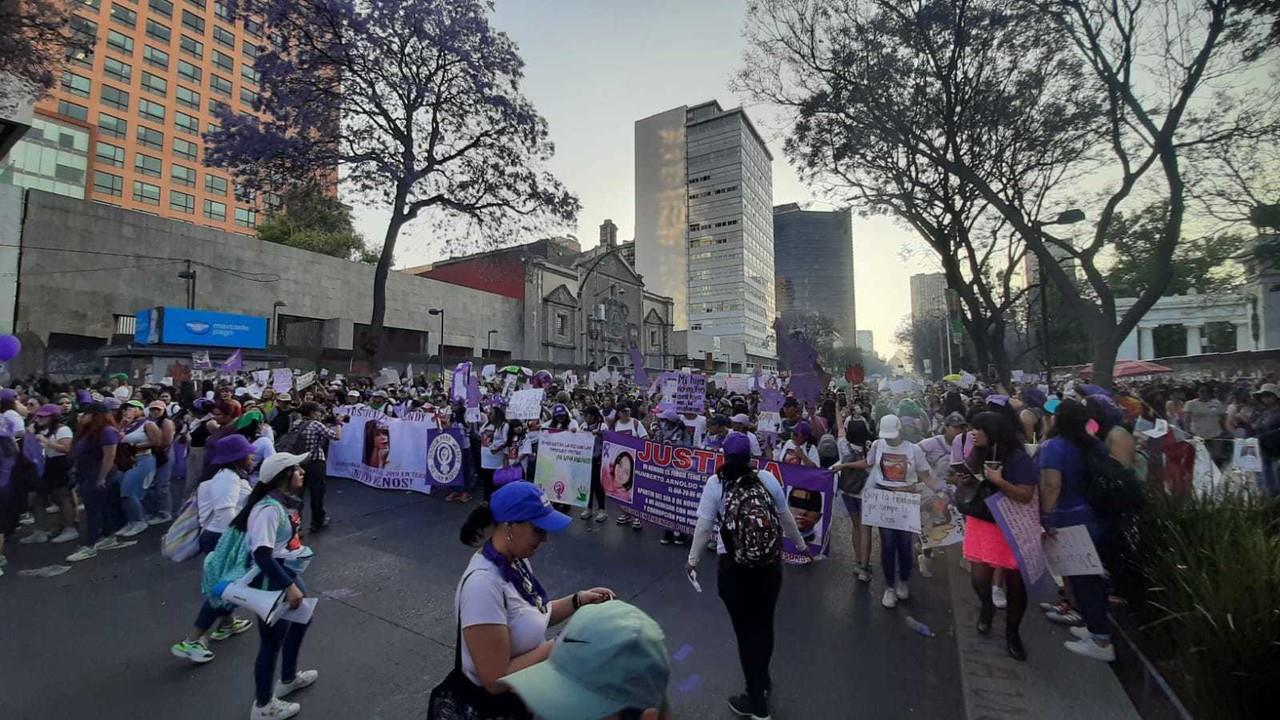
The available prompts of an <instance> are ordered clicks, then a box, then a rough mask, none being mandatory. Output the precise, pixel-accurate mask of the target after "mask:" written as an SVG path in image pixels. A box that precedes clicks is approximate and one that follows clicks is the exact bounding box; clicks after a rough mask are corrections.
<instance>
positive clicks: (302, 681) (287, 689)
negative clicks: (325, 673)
mask: <svg viewBox="0 0 1280 720" xmlns="http://www.w3.org/2000/svg"><path fill="white" fill-rule="evenodd" d="M318 677H320V671H319V670H299V671H298V674H297V675H294V676H293V680H291V681H289V682H285V681H283V680H281V681H280V684H279V685H277V686H276V697H284V696H286V695H288V694H289V693H291V692H293V691H295V690H301V689H302V688H304V687H307V686H308V685H311V684H312V683H314V682H315V681H316V678H318Z"/></svg>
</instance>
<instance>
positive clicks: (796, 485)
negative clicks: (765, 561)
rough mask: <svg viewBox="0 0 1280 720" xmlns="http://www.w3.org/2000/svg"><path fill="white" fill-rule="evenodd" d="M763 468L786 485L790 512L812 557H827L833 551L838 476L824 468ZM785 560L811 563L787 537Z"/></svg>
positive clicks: (783, 555)
mask: <svg viewBox="0 0 1280 720" xmlns="http://www.w3.org/2000/svg"><path fill="white" fill-rule="evenodd" d="M761 469H763V470H765V471H767V472H769V473H771V474H773V476H774V477H776V478H777V479H778V482H780V483H782V489H783V492H784V493H785V494H786V497H787V509H788V510H789V511H790V512H791V517H792V518H793V519H795V521H796V527H798V528H799V529H800V534H801V535H802V536H803V537H804V540H805V543H806V544H807V545H808V548H807V549H808V555H811V556H814V557H824V558H825V557H827V556H828V554H829V553H830V550H831V532H830V529H831V514H832V508H833V505H832V504H833V503H834V502H835V499H836V487H835V477H834V476H832V475H831V473H829V472H827V471H825V470H822V469H821V468H811V467H804V466H802V465H779V464H778V463H774V462H768V463H765V464H764V465H763V467H761ZM782 557H783V559H784V560H786V561H787V562H789V563H802V562H808V561H809V559H808V556H807V555H806V554H805V553H802V552H800V549H799V548H797V547H795V546H794V545H793V544H792V542H791V540H790V539H788V538H786V537H784V538H783V543H782Z"/></svg>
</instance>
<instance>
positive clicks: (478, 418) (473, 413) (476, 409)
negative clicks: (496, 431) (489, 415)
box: [463, 405, 484, 423]
mask: <svg viewBox="0 0 1280 720" xmlns="http://www.w3.org/2000/svg"><path fill="white" fill-rule="evenodd" d="M463 419H464V420H465V421H466V422H469V423H478V422H484V415H483V414H481V412H480V406H478V405H476V406H467V414H466V415H465V416H464V417H463Z"/></svg>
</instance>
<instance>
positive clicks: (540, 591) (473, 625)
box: [428, 482, 614, 718]
mask: <svg viewBox="0 0 1280 720" xmlns="http://www.w3.org/2000/svg"><path fill="white" fill-rule="evenodd" d="M570 522H571V521H570V519H569V516H568V515H564V514H562V513H559V512H556V511H555V510H554V509H552V507H551V502H550V501H549V500H548V499H547V497H546V496H545V495H544V494H543V492H542V489H541V488H539V487H538V486H537V485H534V484H532V483H528V482H513V483H510V484H508V485H504V486H503V487H501V488H499V489H498V490H497V491H495V492H494V493H493V497H492V499H491V500H490V502H489V504H488V505H480V506H479V507H477V508H476V509H475V510H472V511H471V514H470V515H469V516H468V517H467V521H466V523H464V524H463V526H462V531H461V533H460V534H459V537H460V539H461V540H462V542H463V543H464V544H466V545H475V544H476V543H477V542H479V541H480V540H481V539H482V538H485V535H486V534H487V535H488V538H487V539H485V541H484V544H483V546H482V547H481V549H480V551H479V552H477V553H476V554H475V555H474V556H472V558H471V562H470V563H469V564H468V565H467V569H466V571H465V572H464V573H463V575H462V580H461V581H460V582H459V583H458V591H457V596H456V601H455V602H456V607H457V614H458V636H459V637H458V643H457V648H458V649H457V652H456V655H455V658H454V668H453V671H452V672H450V673H449V676H448V677H447V678H446V679H445V680H444V682H442V683H441V684H440V686H439V687H437V688H436V691H435V692H433V693H432V705H433V708H434V709H436V710H440V709H442V704H443V703H452V706H453V707H454V708H455V709H459V710H460V709H461V708H458V707H457V706H459V705H461V706H464V707H466V708H470V709H471V710H472V711H474V713H475V714H476V716H478V717H485V718H488V717H502V718H527V717H532V716H531V715H530V714H529V712H528V711H527V710H526V709H525V708H524V705H523V704H522V703H521V702H520V699H519V698H517V697H516V696H515V695H513V694H511V692H510V690H509V688H508V687H507V686H505V685H503V684H502V683H500V682H499V680H500V679H501V678H503V677H505V676H507V675H510V674H511V673H514V672H516V671H518V670H523V669H524V668H527V667H530V666H532V665H535V664H537V663H540V662H542V661H544V660H546V659H547V657H548V656H550V654H551V648H552V643H551V642H550V641H548V640H546V632H547V627H548V626H550V625H558V624H559V623H562V622H564V621H565V620H568V619H569V618H570V617H571V616H572V615H573V614H574V612H575V611H577V609H578V608H580V607H582V606H583V605H593V604H596V603H602V602H606V601H608V600H612V599H613V597H614V593H613V591H612V590H610V589H608V588H602V587H600V588H592V589H590V590H580V591H578V592H576V593H574V594H572V595H568V596H566V597H562V598H559V599H557V600H551V599H550V597H549V595H548V594H547V591H546V590H545V589H544V588H543V587H542V583H540V582H538V578H537V577H536V576H535V575H534V573H533V567H532V566H531V565H530V564H529V558H530V557H532V556H533V555H534V553H536V552H537V550H538V546H540V545H541V544H542V543H543V542H544V541H546V539H547V533H551V532H560V531H562V530H564V529H565V528H566V527H568V526H569V523H570ZM428 714H429V715H430V714H431V713H428ZM468 717H470V715H468Z"/></svg>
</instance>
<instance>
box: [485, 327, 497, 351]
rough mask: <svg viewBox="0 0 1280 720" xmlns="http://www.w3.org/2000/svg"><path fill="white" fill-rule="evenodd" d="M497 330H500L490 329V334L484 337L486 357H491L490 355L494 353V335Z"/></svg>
mask: <svg viewBox="0 0 1280 720" xmlns="http://www.w3.org/2000/svg"><path fill="white" fill-rule="evenodd" d="M497 332H498V331H497V330H490V331H489V334H488V336H487V337H485V339H484V356H485V357H489V356H490V355H492V354H493V336H494V334H496V333H497Z"/></svg>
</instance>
